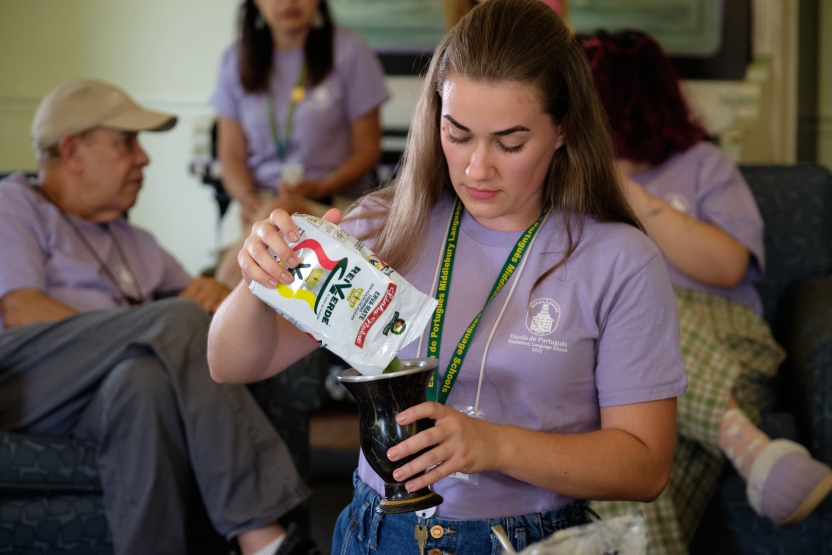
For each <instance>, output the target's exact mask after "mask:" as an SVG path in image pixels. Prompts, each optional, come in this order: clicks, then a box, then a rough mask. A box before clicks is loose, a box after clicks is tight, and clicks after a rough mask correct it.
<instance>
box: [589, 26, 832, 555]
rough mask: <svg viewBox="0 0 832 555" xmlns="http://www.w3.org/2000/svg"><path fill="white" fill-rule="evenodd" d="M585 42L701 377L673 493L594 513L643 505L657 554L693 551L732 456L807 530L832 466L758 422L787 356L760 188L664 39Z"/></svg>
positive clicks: (760, 492)
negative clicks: (770, 300)
mask: <svg viewBox="0 0 832 555" xmlns="http://www.w3.org/2000/svg"><path fill="white" fill-rule="evenodd" d="M579 40H580V41H581V45H582V46H583V48H584V50H585V52H586V54H587V56H588V57H589V62H590V66H591V67H592V72H593V78H594V81H595V85H596V88H597V89H598V93H599V96H600V97H601V101H602V103H603V104H604V107H605V109H606V112H607V116H608V118H609V121H610V126H611V128H612V133H613V140H614V145H615V151H616V157H617V162H618V167H619V171H620V173H621V176H622V181H623V190H624V194H625V197H626V198H627V201H628V202H629V204H630V206H631V207H632V209H633V211H634V212H635V213H636V215H637V216H638V218H639V220H640V221H641V223H642V224H643V225H644V227H645V229H646V230H647V232H648V233H649V234H650V236H651V237H652V238H653V240H654V241H655V242H656V244H657V245H658V246H659V248H660V249H661V251H662V254H663V255H664V257H665V260H666V262H667V265H668V269H669V271H670V278H671V281H672V283H673V286H674V290H675V293H676V303H677V307H678V311H679V323H680V331H681V342H682V354H683V355H684V358H685V370H686V372H687V375H688V383H689V385H688V390H687V392H686V393H685V395H683V396H682V397H680V398H679V405H678V407H679V417H678V438H677V446H676V453H675V457H674V466H673V470H672V472H671V477H670V482H669V485H668V487H667V489H666V490H665V491H664V493H662V495H661V496H660V497H659V498H658V499H657V500H656V501H654V502H652V503H650V504H648V505H644V506H641V507H636V506H635V505H634V504H625V503H593V507H594V508H596V510H598V511H599V512H600V513H601V514H602V516H614V515H615V514H617V513H620V512H622V511H624V510H632V509H639V510H641V509H643V510H644V513H645V516H646V519H647V525H648V534H649V536H650V540H651V542H650V548H649V551H648V552H649V553H651V554H660V553H661V554H665V553H672V554H678V553H687V548H688V543H689V542H690V540H691V538H692V536H693V533H694V532H695V530H696V526H697V525H698V523H699V520H700V518H701V517H702V514H703V513H704V510H705V507H706V505H707V503H708V501H709V499H710V497H711V496H712V495H713V493H714V492H715V490H716V485H717V480H718V478H719V475H720V472H721V470H722V465H723V463H724V460H725V458H726V457H727V458H728V460H730V461H731V462H732V464H733V465H734V466H735V467H736V469H737V472H739V474H740V475H741V476H742V477H743V478H745V479H746V480H747V482H748V487H747V493H748V499H749V502H750V504H751V506H752V507H753V508H754V510H755V511H756V512H757V513H758V514H760V515H763V516H766V517H768V518H769V519H771V520H772V521H773V522H775V523H776V524H779V525H790V524H796V523H797V522H799V521H801V520H802V519H803V518H805V517H806V516H807V515H808V514H809V513H810V512H811V511H812V510H813V509H814V508H815V507H816V506H817V505H818V504H819V503H820V502H821V501H822V500H823V499H824V497H825V496H826V495H827V494H828V493H829V491H830V489H832V472H830V469H829V468H828V467H827V466H826V465H824V464H822V463H820V462H818V461H815V460H813V459H812V458H811V457H810V456H809V454H808V452H807V451H806V449H805V448H803V447H802V446H800V445H798V444H796V443H793V442H790V441H786V440H774V441H772V440H770V439H769V438H768V437H767V436H766V435H765V434H764V433H763V432H761V431H760V430H759V429H758V428H757V427H756V424H759V418H760V411H761V410H765V409H766V408H767V407H768V406H769V404H770V400H769V399H767V398H766V396H765V394H764V391H765V388H764V387H763V386H764V384H765V383H766V382H767V381H768V379H769V378H770V377H772V376H773V375H774V374H775V372H776V371H777V368H778V366H779V365H780V362H782V361H783V359H784V357H785V353H784V352H783V350H782V349H781V347H780V346H779V345H778V344H777V343H776V342H775V341H774V339H773V338H772V336H771V333H770V331H769V329H768V326H767V325H766V323H765V322H764V321H763V319H762V303H761V300H760V297H759V295H758V294H757V291H756V290H755V289H754V285H753V283H754V282H755V281H757V280H758V279H759V278H760V277H761V276H762V273H763V270H764V268H765V258H764V253H763V221H762V218H761V217H760V213H759V211H758V209H757V205H756V203H755V201H754V197H753V196H752V194H751V190H750V189H749V187H748V184H747V183H746V182H745V180H744V179H743V177H742V175H741V174H740V172H739V170H738V169H737V167H736V165H735V164H734V162H733V161H732V160H731V159H730V158H729V157H728V156H727V155H726V154H725V153H723V152H722V151H721V150H720V149H719V148H718V147H717V146H715V145H713V144H711V143H709V142H706V141H705V140H704V139H705V135H706V133H705V130H704V129H703V128H702V126H701V125H700V124H699V123H697V122H696V121H695V119H693V117H692V116H691V113H690V110H689V108H688V105H687V103H686V102H685V99H684V97H683V95H682V92H681V90H680V88H679V78H678V77H677V75H676V72H675V70H674V68H673V65H672V64H671V62H670V60H669V59H668V58H667V57H666V56H665V55H664V53H663V52H662V50H661V47H660V46H659V44H658V43H657V42H656V41H655V40H654V39H652V38H651V37H650V36H648V35H645V34H644V33H640V32H636V31H624V32H620V33H617V34H609V33H606V32H598V33H596V34H595V35H593V36H582V37H579Z"/></svg>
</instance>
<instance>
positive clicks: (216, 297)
mask: <svg viewBox="0 0 832 555" xmlns="http://www.w3.org/2000/svg"><path fill="white" fill-rule="evenodd" d="M229 293H231V290H230V289H229V288H228V287H226V286H225V285H222V284H221V283H220V282H218V281H217V280H215V279H214V278H210V277H203V276H200V277H197V278H194V279H192V280H191V283H189V284H188V287H186V288H185V290H184V291H182V292H181V293H179V296H180V297H181V298H183V299H190V300H192V301H194V302H195V303H197V304H199V305H200V306H202V308H204V309H205V310H206V311H207V312H208V313H209V314H213V313H215V312H216V311H217V309H218V308H219V306H220V303H221V302H222V301H224V300H225V298H226V297H227V296H228V294H229Z"/></svg>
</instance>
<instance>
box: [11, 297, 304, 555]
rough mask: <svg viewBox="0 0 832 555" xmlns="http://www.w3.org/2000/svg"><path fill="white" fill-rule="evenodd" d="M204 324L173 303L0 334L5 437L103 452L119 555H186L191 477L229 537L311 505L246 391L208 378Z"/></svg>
mask: <svg viewBox="0 0 832 555" xmlns="http://www.w3.org/2000/svg"><path fill="white" fill-rule="evenodd" d="M208 323H209V316H208V315H207V314H206V313H205V311H203V310H202V308H200V307H199V306H198V305H196V304H195V303H192V302H190V301H185V300H181V299H169V300H165V301H157V302H154V303H150V304H147V305H142V306H139V307H136V308H130V309H114V310H102V311H95V312H88V313H84V314H79V315H76V316H73V317H71V318H67V319H64V320H61V321H59V322H54V323H44V324H33V325H30V326H24V327H21V328H12V329H10V330H6V331H4V332H3V333H0V392H2V394H0V429H2V430H4V431H10V432H21V433H32V434H43V435H52V436H74V437H78V438H81V439H86V440H92V441H95V442H96V443H97V444H98V452H97V456H98V465H99V469H100V472H101V480H102V484H103V490H104V507H105V511H106V514H107V519H108V522H109V524H110V528H111V530H112V533H113V541H114V547H115V551H116V553H117V554H118V555H128V554H130V555H132V554H147V553H154V554H164V553H170V554H177V555H178V554H181V553H185V552H186V547H185V524H184V523H185V520H186V514H187V513H189V510H190V509H189V507H188V505H189V503H192V502H193V498H194V496H193V493H194V492H191V491H188V490H189V489H190V488H191V484H193V482H194V478H195V479H196V480H195V481H196V484H197V486H198V488H199V492H200V493H201V494H202V498H203V500H204V501H205V506H206V508H207V511H208V516H209V518H210V519H211V522H212V523H213V525H214V527H215V528H216V529H217V531H218V532H219V533H220V534H222V535H223V536H225V537H226V538H229V539H230V538H232V537H235V536H237V535H238V534H239V533H240V532H244V531H247V530H251V529H254V528H258V527H260V526H264V525H266V524H269V523H271V522H274V521H275V520H277V519H278V518H279V517H281V516H282V515H284V514H286V513H287V512H289V510H290V509H292V508H294V507H296V506H297V505H299V504H300V503H302V502H303V501H304V500H305V499H306V498H308V496H309V491H308V489H307V488H306V486H305V485H303V483H302V481H301V479H300V478H299V476H298V473H297V470H296V468H295V466H294V464H293V462H292V458H291V456H290V455H289V452H288V450H287V448H286V446H285V444H284V443H283V441H282V440H281V439H280V437H279V436H278V435H277V433H276V432H275V430H274V428H273V427H272V425H271V424H270V423H269V421H268V420H267V418H266V417H265V415H264V414H263V412H262V410H261V409H260V407H259V406H258V405H257V403H256V402H255V401H254V399H253V398H252V397H251V394H250V393H249V392H248V390H247V389H246V388H245V387H244V386H236V385H220V384H217V383H215V382H214V381H213V380H212V379H211V377H210V374H209V371H208V363H207V359H206V343H207V332H208Z"/></svg>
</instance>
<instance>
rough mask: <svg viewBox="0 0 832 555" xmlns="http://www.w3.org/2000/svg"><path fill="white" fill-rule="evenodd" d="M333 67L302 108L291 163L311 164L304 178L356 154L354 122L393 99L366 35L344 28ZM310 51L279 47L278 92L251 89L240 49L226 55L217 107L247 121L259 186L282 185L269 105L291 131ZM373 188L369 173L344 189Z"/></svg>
mask: <svg viewBox="0 0 832 555" xmlns="http://www.w3.org/2000/svg"><path fill="white" fill-rule="evenodd" d="M333 55H334V60H333V70H332V72H331V73H330V74H329V75H328V76H327V77H326V78H325V79H324V80H323V82H321V83H320V84H319V85H318V86H317V87H315V88H313V89H310V90H308V91H307V93H306V97H305V98H304V99H303V100H302V101H301V102H300V103H299V104H298V106H297V108H296V109H295V117H294V125H293V126H292V135H291V139H290V145H289V152H288V155H287V162H292V163H297V162H300V163H302V164H303V165H304V168H305V172H304V177H307V178H311V179H322V178H324V177H326V175H327V174H329V173H330V172H332V171H333V170H335V169H336V168H338V167H339V166H340V165H341V164H343V163H344V161H345V160H346V159H347V158H349V156H350V154H351V153H352V138H351V135H350V133H351V127H350V126H351V125H352V123H353V122H354V121H355V120H357V119H359V118H361V117H362V116H365V115H367V113H369V112H370V111H371V110H373V109H374V108H376V107H378V106H380V105H381V104H382V103H383V102H384V101H385V100H387V99H388V98H389V96H390V93H389V92H388V90H387V85H386V84H385V81H384V70H383V69H382V67H381V63H380V62H379V60H378V57H377V56H376V55H375V53H374V52H373V51H372V50H371V49H370V48H369V46H367V44H366V43H365V42H364V41H363V40H362V39H361V37H359V36H358V35H356V34H354V33H352V32H350V31H347V30H346V29H341V28H336V29H335V36H334V41H333ZM303 59H304V52H303V48H302V47H301V48H296V49H294V50H275V51H274V65H273V72H272V77H271V82H270V90H271V94H270V95H267V94H265V93H260V94H252V93H247V92H246V91H245V90H244V89H243V86H242V83H241V82H240V76H239V60H240V47H239V45H234V46H232V47H231V48H229V49H228V50H227V51H226V52H225V54H224V56H223V59H222V63H221V65H220V71H219V76H218V77H217V85H216V88H215V90H214V95H213V96H212V97H211V105H212V106H213V107H214V108H215V109H216V110H217V112H219V114H220V115H222V116H224V117H227V118H229V119H233V120H236V121H238V122H240V125H241V126H242V128H243V132H244V133H245V136H246V142H247V143H248V167H249V168H250V170H251V172H252V174H253V176H254V179H255V181H256V182H257V184H258V186H259V187H263V188H267V189H268V188H270V189H274V188H276V187H277V183H278V180H279V179H280V173H281V163H280V160H279V159H278V157H277V151H276V150H275V145H274V140H273V139H272V133H271V129H270V124H269V115H268V108H267V105H266V102H274V103H275V107H276V109H275V115H276V117H277V121H278V122H279V124H280V126H281V129H280V131H281V133H285V129H284V125H285V121H286V116H287V114H288V112H289V104H290V99H291V91H292V89H293V88H294V87H295V85H296V84H297V79H298V75H299V73H300V69H301V64H302V63H303ZM369 186H371V181H370V180H369V176H367V177H366V178H365V179H364V180H363V181H361V182H360V183H358V184H356V185H354V186H352V187H350V188H349V189H347V190H345V191H341V192H339V194H341V195H344V196H352V197H356V196H357V195H359V194H360V193H361V192H363V191H365V190H366V189H367V188H369Z"/></svg>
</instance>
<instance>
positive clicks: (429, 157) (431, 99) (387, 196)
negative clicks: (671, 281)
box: [362, 0, 641, 279]
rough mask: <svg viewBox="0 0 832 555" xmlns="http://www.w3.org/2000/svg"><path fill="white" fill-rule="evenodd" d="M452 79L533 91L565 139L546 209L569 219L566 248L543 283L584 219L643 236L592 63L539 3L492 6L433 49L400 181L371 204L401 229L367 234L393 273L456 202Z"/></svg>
mask: <svg viewBox="0 0 832 555" xmlns="http://www.w3.org/2000/svg"><path fill="white" fill-rule="evenodd" d="M454 76H464V77H466V78H468V79H472V80H474V81H478V82H482V83H489V84H495V83H496V84H499V83H508V82H515V83H528V84H531V85H532V86H534V87H535V88H536V89H537V90H538V91H539V98H540V99H541V100H542V103H543V109H544V111H545V112H546V113H548V114H549V115H551V117H552V119H553V121H554V122H555V123H556V124H557V125H559V126H560V128H561V130H562V131H563V134H564V138H565V144H564V146H562V147H561V148H559V149H558V150H556V151H555V153H554V155H553V157H552V162H551V165H550V166H549V173H548V176H547V178H546V181H545V183H544V184H543V193H542V194H543V204H544V206H545V207H548V208H549V209H550V210H553V211H556V212H560V213H563V214H565V215H568V216H569V217H565V218H563V222H564V223H563V225H564V227H565V231H566V234H567V237H568V248H567V251H566V254H565V255H564V257H563V259H562V260H561V261H560V262H559V263H558V264H557V265H556V266H554V267H553V268H552V269H551V270H550V271H549V272H547V274H546V275H548V274H549V273H550V272H551V271H554V269H555V268H557V267H558V266H559V265H560V264H562V263H563V262H565V261H566V260H567V259H568V258H569V256H571V254H572V253H573V252H574V251H575V249H576V248H577V245H578V243H579V242H580V239H581V236H582V233H583V227H584V221H585V218H586V217H587V216H590V217H592V218H594V219H595V220H597V221H601V222H623V223H627V224H630V225H632V226H634V227H637V228H639V229H641V226H640V224H639V223H638V220H637V219H636V217H635V215H634V214H633V212H632V210H631V209H630V207H629V205H628V204H627V202H626V200H625V199H624V196H623V194H622V192H621V188H620V185H619V180H618V174H617V172H616V169H615V166H614V161H613V150H612V142H611V140H610V133H609V129H608V126H607V122H606V118H605V116H604V112H603V110H602V108H601V104H600V102H599V101H598V95H597V94H596V93H595V87H594V86H593V84H592V74H591V72H590V70H589V65H588V64H587V60H586V56H585V55H584V52H583V50H582V49H581V47H580V45H579V44H578V42H577V41H576V40H575V39H574V38H573V36H572V33H571V32H570V30H569V29H568V28H567V27H566V25H565V24H564V23H563V21H562V20H561V18H560V16H558V15H557V14H556V13H555V12H554V11H552V10H551V9H550V8H549V7H548V6H546V5H545V4H544V3H543V2H540V0H488V2H485V3H483V4H480V5H479V6H477V7H476V8H474V9H473V10H471V12H470V13H469V14H468V15H467V16H466V17H464V18H463V19H462V20H461V21H460V22H459V24H458V25H457V26H456V27H454V28H453V29H452V30H451V31H450V32H449V33H448V34H447V36H446V37H445V39H444V40H443V41H442V43H441V44H440V45H439V47H438V48H437V49H436V53H435V54H434V57H433V59H432V61H431V64H430V68H429V69H428V73H427V76H426V78H425V82H424V84H423V86H422V90H421V94H420V95H419V100H418V103H417V105H416V111H415V114H414V116H413V122H412V124H411V127H410V131H409V133H408V137H407V146H406V148H405V153H404V156H403V161H402V169H401V172H400V174H399V176H398V177H397V178H396V180H394V181H393V183H391V184H390V185H389V186H387V187H385V188H384V189H382V190H381V191H378V192H377V193H373V194H371V195H369V197H368V198H367V199H366V200H365V203H366V204H365V205H366V206H367V207H368V209H369V210H368V211H367V212H365V213H364V215H363V216H362V217H368V218H374V217H375V218H378V217H380V216H384V218H383V219H384V220H386V221H387V222H396V225H383V224H380V225H379V226H378V227H377V228H375V229H372V230H371V231H370V233H369V234H368V235H374V236H376V237H377V238H378V240H377V242H376V243H375V246H374V248H375V250H376V252H378V254H379V255H380V256H381V257H382V258H384V260H385V261H386V262H387V263H388V264H390V265H391V266H393V267H394V268H396V269H401V270H402V271H403V270H405V269H407V268H408V267H409V266H410V264H411V263H413V262H414V260H415V257H416V256H417V255H418V254H419V253H420V252H421V245H422V237H423V236H424V233H425V232H426V230H427V224H428V221H429V220H430V215H431V211H432V210H433V209H434V207H436V205H437V203H438V202H439V200H440V197H441V195H442V194H443V193H445V194H450V195H456V193H455V192H454V189H453V186H452V184H451V178H450V174H449V173H448V165H447V161H446V160H445V156H444V154H443V151H442V145H441V142H440V136H439V132H440V127H439V125H440V123H439V118H440V116H441V112H442V97H441V96H440V92H441V90H442V85H443V83H444V82H445V81H446V80H447V79H450V78H453V77H454ZM373 200H378V201H380V202H377V203H376V202H372V201H373ZM368 201H369V202H368ZM543 277H545V276H543ZM543 277H541V279H543Z"/></svg>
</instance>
